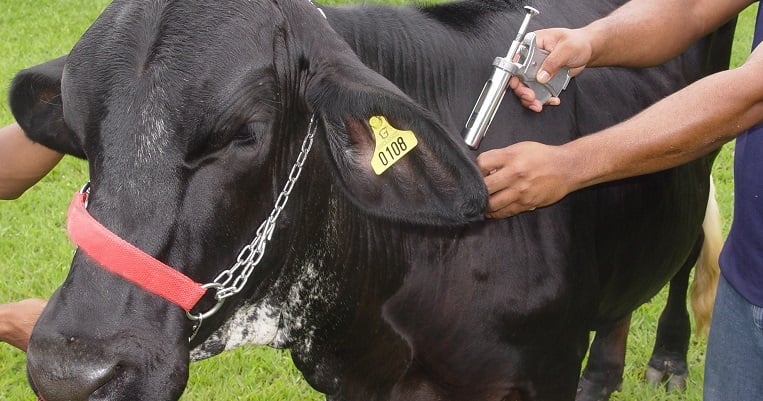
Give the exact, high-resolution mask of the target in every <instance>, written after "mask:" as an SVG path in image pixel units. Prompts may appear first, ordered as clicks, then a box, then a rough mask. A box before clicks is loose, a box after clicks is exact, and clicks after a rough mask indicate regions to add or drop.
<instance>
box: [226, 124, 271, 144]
mask: <svg viewBox="0 0 763 401" xmlns="http://www.w3.org/2000/svg"><path fill="white" fill-rule="evenodd" d="M268 127H269V124H268V123H267V122H265V121H250V122H248V123H246V124H243V125H241V126H240V127H239V128H238V131H237V132H236V135H234V136H233V140H234V141H236V142H238V143H240V144H245V145H248V144H252V143H255V142H257V141H258V140H259V139H260V138H262V136H263V135H265V134H267V131H268Z"/></svg>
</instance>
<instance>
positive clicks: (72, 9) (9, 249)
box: [0, 0, 754, 401]
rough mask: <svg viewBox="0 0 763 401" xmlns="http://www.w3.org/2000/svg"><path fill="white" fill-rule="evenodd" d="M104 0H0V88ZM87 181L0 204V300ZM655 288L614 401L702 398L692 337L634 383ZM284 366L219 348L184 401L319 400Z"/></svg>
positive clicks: (657, 305) (55, 277)
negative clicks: (676, 387) (653, 382)
mask: <svg viewBox="0 0 763 401" xmlns="http://www.w3.org/2000/svg"><path fill="white" fill-rule="evenodd" d="M106 4H107V1H105V0H37V1H34V2H32V1H14V0H0V93H6V91H7V86H8V83H9V82H10V80H11V78H12V77H13V74H14V73H15V72H16V71H17V70H19V69H21V68H24V67H27V66H30V65H34V64H37V63H40V62H43V61H45V60H48V59H51V58H54V57H57V56H59V55H62V54H65V53H67V52H68V51H69V49H70V48H71V47H72V45H73V44H74V43H75V42H76V40H77V38H78V37H79V36H80V35H81V34H82V32H84V30H85V29H86V28H87V26H88V25H89V24H90V23H91V22H92V21H93V20H94V19H95V18H96V17H97V15H98V13H99V12H100V10H102V8H103V7H105V5H106ZM753 19H754V13H753V12H752V10H747V11H746V12H745V13H744V14H743V20H742V23H741V24H740V27H739V30H738V34H737V43H735V55H734V61H733V62H734V63H735V64H739V63H741V61H743V60H744V58H745V55H746V53H747V52H748V51H749V46H750V45H749V43H750V38H751V36H752V30H751V26H752V20H753ZM10 122H12V116H11V114H10V112H9V110H8V106H7V103H6V102H5V101H3V102H2V103H0V124H2V125H5V124H8V123H10ZM731 146H732V145H727V146H726V148H725V149H724V151H723V152H722V155H721V157H720V159H719V161H718V163H717V166H716V171H715V177H716V181H717V183H718V186H719V201H720V203H721V209H722V212H723V214H724V218H725V220H726V222H727V223H726V229H727V227H728V221H730V217H729V216H730V213H731V207H732V206H731V203H732V197H733V196H732V183H731V180H732V178H731ZM85 181H87V166H86V164H85V163H84V162H82V161H80V160H76V159H73V158H71V157H67V158H65V159H64V160H63V161H62V162H61V164H59V166H58V167H56V169H55V170H54V171H53V172H52V173H51V174H49V175H48V177H46V178H45V179H44V180H43V181H42V182H41V183H40V184H38V185H37V186H35V187H34V188H32V189H31V190H30V191H28V192H27V193H26V194H25V195H24V196H22V197H21V198H20V199H19V200H17V201H13V202H0V275H2V277H3V279H2V280H0V303H1V302H9V301H13V300H19V299H22V298H28V297H42V298H46V297H47V296H48V295H49V294H50V293H51V292H52V291H53V290H54V289H55V288H56V287H57V286H58V285H59V283H61V282H62V281H63V279H64V277H65V276H66V274H67V270H68V265H69V261H70V259H71V255H72V250H73V247H72V245H71V244H70V243H69V241H68V239H67V237H66V233H65V229H64V222H65V213H66V207H67V205H68V202H69V200H70V199H71V195H72V193H73V192H74V191H76V190H77V189H78V188H79V187H80V186H81V185H82V184H83V183H84V182H85ZM663 305H664V294H661V295H660V296H658V297H655V299H654V300H652V301H651V302H649V303H647V304H646V305H644V306H643V307H642V308H641V309H640V310H639V311H637V313H636V314H635V316H634V322H633V324H632V333H631V336H630V339H629V348H628V364H627V370H626V376H627V377H626V380H625V383H624V385H623V391H622V392H620V393H617V394H616V395H615V397H614V399H615V400H629V401H632V400H701V398H702V397H701V383H702V369H703V360H704V348H705V343H704V340H703V339H695V340H694V341H693V343H692V345H691V348H690V355H689V362H690V364H691V372H690V383H689V389H688V391H687V392H686V393H685V394H667V393H666V392H665V391H664V390H662V389H651V388H649V387H648V386H646V385H645V384H643V371H644V368H645V364H646V362H647V360H648V358H649V355H650V353H651V349H652V341H653V337H654V332H655V325H656V320H657V317H658V315H659V313H660V311H661V308H662V306H663ZM24 364H25V362H24V354H23V353H21V352H19V351H17V350H15V349H13V348H11V347H10V346H8V345H5V344H0V401H6V400H7V401H18V400H32V399H33V394H32V393H31V391H30V390H29V388H28V386H27V384H26V377H25V374H24V369H25V368H24ZM319 399H322V397H321V396H320V395H319V394H317V393H316V392H314V391H313V390H311V389H310V387H309V386H308V385H307V384H306V383H305V381H304V380H303V379H302V378H301V376H300V375H299V374H298V372H297V371H296V370H295V369H294V368H293V366H292V364H291V361H290V359H289V356H288V353H287V352H283V351H276V350H271V349H267V348H264V347H249V348H244V349H239V350H236V351H233V352H228V353H226V354H224V355H221V356H218V357H216V358H213V359H211V360H207V361H204V362H200V363H197V364H194V365H193V366H192V369H191V379H190V384H189V386H188V389H187V390H186V393H185V395H184V396H183V400H187V401H190V400H200V401H201V400H205V401H206V400H215V401H227V400H262V401H274V400H278V401H280V400H300V401H303V400H319Z"/></svg>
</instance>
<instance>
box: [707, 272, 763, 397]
mask: <svg viewBox="0 0 763 401" xmlns="http://www.w3.org/2000/svg"><path fill="white" fill-rule="evenodd" d="M703 399H704V401H731V400H733V401H760V400H761V399H763V308H760V307H757V306H754V305H751V304H750V303H749V302H747V300H745V299H744V298H742V297H741V296H740V295H739V294H738V293H737V292H736V290H734V288H732V287H731V285H730V284H729V283H728V282H727V281H726V280H725V279H724V278H723V276H721V278H720V280H719V282H718V294H717V295H716V298H715V308H714V310H713V322H712V324H711V326H710V337H709V339H708V343H707V354H706V357H705V385H704V398H703Z"/></svg>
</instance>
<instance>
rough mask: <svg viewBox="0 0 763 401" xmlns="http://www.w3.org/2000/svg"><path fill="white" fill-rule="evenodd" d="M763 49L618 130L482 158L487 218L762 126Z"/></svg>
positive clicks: (690, 155) (676, 159) (641, 170)
mask: <svg viewBox="0 0 763 401" xmlns="http://www.w3.org/2000/svg"><path fill="white" fill-rule="evenodd" d="M762 69H763V47H761V46H759V47H758V48H757V49H755V51H754V52H753V53H752V54H751V55H750V57H749V58H748V60H747V61H746V62H745V63H744V65H742V66H741V67H739V68H736V69H734V70H729V71H723V72H720V73H716V74H713V75H710V76H708V77H705V78H703V79H701V80H699V81H697V82H695V83H694V84H692V85H690V86H688V87H686V88H684V89H683V90H681V91H678V92H676V93H674V94H673V95H671V96H668V97H666V98H664V99H663V100H661V101H659V102H657V103H655V104H654V105H652V106H651V107H649V108H647V109H646V110H644V111H643V112H641V113H639V114H637V115H636V116H634V117H633V118H631V119H629V120H626V121H625V122H623V123H620V124H618V125H615V126H613V127H610V128H608V129H605V130H603V131H600V132H599V133H595V134H592V135H589V136H585V137H582V138H580V139H577V140H575V141H572V142H569V143H567V144H564V145H561V146H548V145H543V144H540V143H534V142H522V143H518V144H516V145H512V146H509V147H507V148H503V149H497V150H492V151H488V152H485V153H483V154H481V155H480V156H479V157H478V158H477V164H478V165H479V167H480V169H481V170H482V172H483V174H485V175H486V176H485V184H486V185H487V187H488V192H489V193H490V194H491V195H490V200H489V206H488V214H487V215H488V217H493V218H500V217H507V216H510V215H514V214H517V213H520V212H523V211H526V210H530V209H532V208H535V207H542V206H547V205H550V204H552V203H555V202H557V201H558V200H560V199H561V198H563V197H564V196H566V195H567V194H568V193H570V192H572V191H575V190H578V189H581V188H584V187H587V186H590V185H594V184H598V183H601V182H606V181H611V180H616V179H620V178H625V177H630V176H634V175H639V174H646V173H650V172H655V171H659V170H662V169H666V168H669V167H673V166H677V165H679V164H682V163H685V162H688V161H690V160H693V159H695V158H697V157H699V156H702V155H704V154H706V153H708V152H710V151H712V150H714V149H716V148H718V147H719V146H721V145H722V144H723V143H725V142H727V141H729V140H731V139H733V138H734V137H736V136H737V135H739V134H740V133H741V132H743V131H744V130H746V129H747V128H749V127H751V126H752V125H754V124H756V123H758V122H760V121H763V78H762V77H761V76H760V74H759V72H760V71H761V70H762Z"/></svg>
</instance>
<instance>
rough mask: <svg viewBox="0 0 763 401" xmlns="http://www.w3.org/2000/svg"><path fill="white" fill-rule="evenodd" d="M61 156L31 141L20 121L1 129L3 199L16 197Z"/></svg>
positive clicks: (0, 184)
mask: <svg viewBox="0 0 763 401" xmlns="http://www.w3.org/2000/svg"><path fill="white" fill-rule="evenodd" d="M61 157H62V155H61V154H60V153H58V152H56V151H53V150H51V149H48V148H46V147H45V146H42V145H40V144H37V143H34V142H32V141H31V140H29V139H28V138H27V137H26V136H25V135H24V132H23V131H22V130H21V127H19V126H18V124H11V125H8V126H5V127H3V128H0V199H15V198H17V197H19V196H20V195H21V194H23V193H24V191H26V190H27V189H28V188H29V187H31V186H32V185H34V184H35V183H36V182H37V181H39V180H40V179H41V178H42V177H44V176H45V174H47V173H48V172H49V171H50V170H51V169H52V168H53V167H54V166H55V165H56V164H57V163H58V161H59V160H61Z"/></svg>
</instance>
